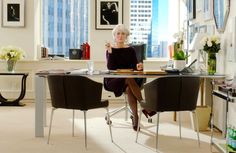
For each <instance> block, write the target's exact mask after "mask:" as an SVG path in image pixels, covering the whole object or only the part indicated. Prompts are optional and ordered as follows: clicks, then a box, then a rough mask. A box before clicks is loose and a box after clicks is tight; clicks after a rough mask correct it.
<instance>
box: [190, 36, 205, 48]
mask: <svg viewBox="0 0 236 153" xmlns="http://www.w3.org/2000/svg"><path fill="white" fill-rule="evenodd" d="M206 36H207V34H206V33H195V35H194V37H193V40H192V42H191V43H190V45H189V51H192V52H193V51H195V50H199V49H202V48H203V46H202V44H201V43H200V42H201V40H202V39H203V37H206Z"/></svg>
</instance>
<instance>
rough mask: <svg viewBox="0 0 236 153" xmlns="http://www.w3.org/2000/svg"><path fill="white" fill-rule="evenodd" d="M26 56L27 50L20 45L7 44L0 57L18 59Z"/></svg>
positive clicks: (0, 52) (0, 51)
mask: <svg viewBox="0 0 236 153" xmlns="http://www.w3.org/2000/svg"><path fill="white" fill-rule="evenodd" d="M24 57H25V52H24V51H23V50H22V49H21V48H19V47H13V46H7V47H2V48H1V50H0V59H2V60H6V61H9V60H12V61H18V60H21V59H23V58H24Z"/></svg>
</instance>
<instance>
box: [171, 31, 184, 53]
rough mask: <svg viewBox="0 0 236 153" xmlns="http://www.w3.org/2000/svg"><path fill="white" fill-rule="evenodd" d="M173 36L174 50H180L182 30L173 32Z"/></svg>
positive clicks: (182, 38) (182, 37) (182, 36)
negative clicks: (174, 40)
mask: <svg viewBox="0 0 236 153" xmlns="http://www.w3.org/2000/svg"><path fill="white" fill-rule="evenodd" d="M173 37H174V38H175V39H176V42H175V46H174V50H175V51H178V50H182V48H183V44H184V33H183V32H182V31H180V32H178V33H175V34H174V35H173Z"/></svg>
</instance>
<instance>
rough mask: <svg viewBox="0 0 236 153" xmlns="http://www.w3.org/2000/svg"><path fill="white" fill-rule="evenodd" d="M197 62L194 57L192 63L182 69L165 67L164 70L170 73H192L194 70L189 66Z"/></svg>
mask: <svg viewBox="0 0 236 153" xmlns="http://www.w3.org/2000/svg"><path fill="white" fill-rule="evenodd" d="M195 62H197V59H195V60H194V61H193V62H192V63H190V64H189V66H187V67H185V68H183V69H182V70H178V69H165V71H166V72H167V73H170V74H179V73H181V74H191V73H194V71H193V70H192V68H191V66H192V65H193V64H194V63H195Z"/></svg>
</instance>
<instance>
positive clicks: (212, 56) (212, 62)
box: [207, 53, 216, 75]
mask: <svg viewBox="0 0 236 153" xmlns="http://www.w3.org/2000/svg"><path fill="white" fill-rule="evenodd" d="M207 64H208V65H207V66H208V67H207V71H208V74H209V75H214V74H215V73H216V53H208V61H207Z"/></svg>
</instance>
